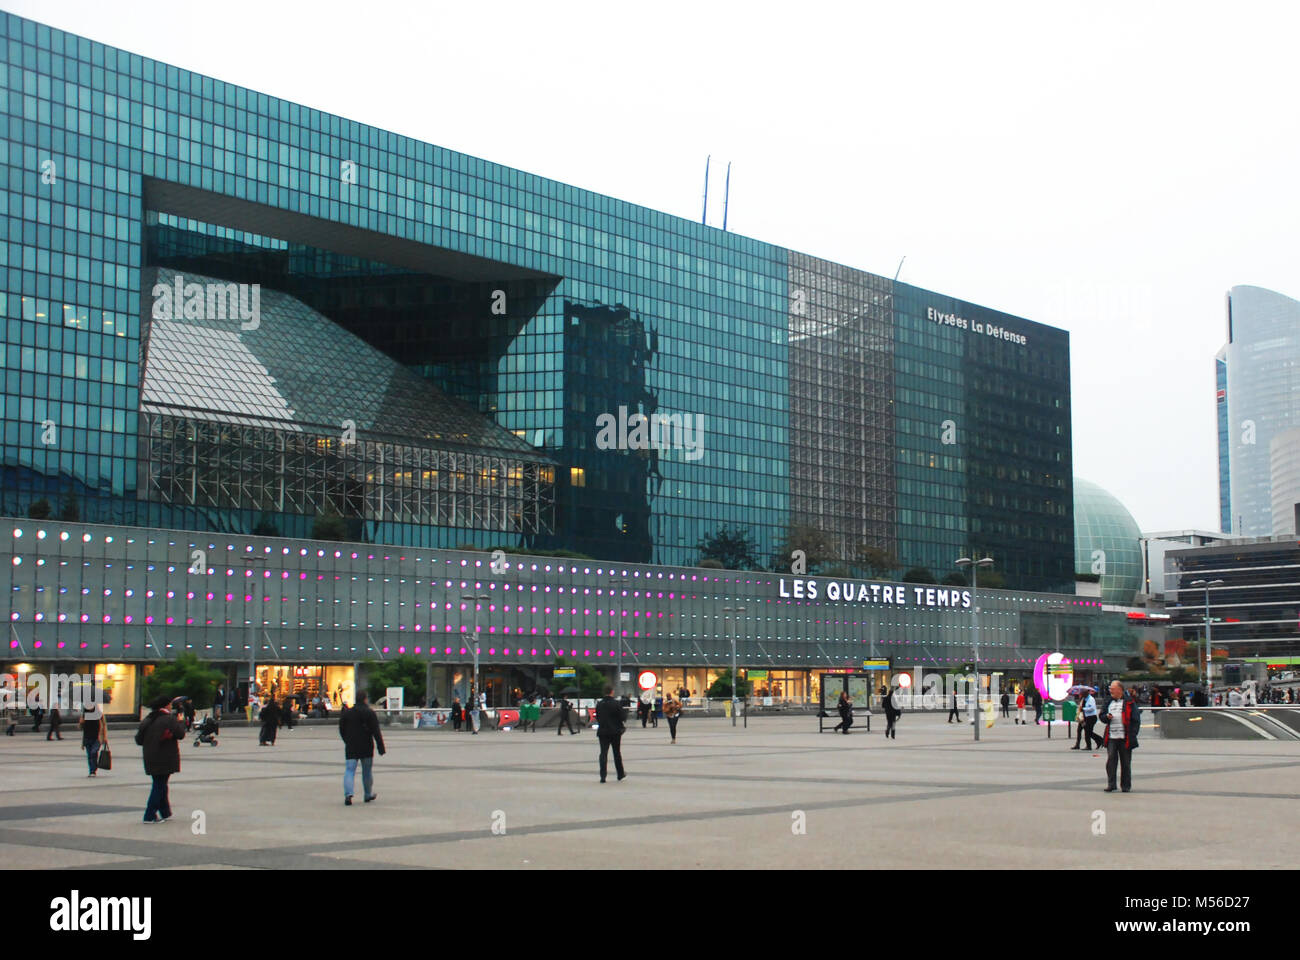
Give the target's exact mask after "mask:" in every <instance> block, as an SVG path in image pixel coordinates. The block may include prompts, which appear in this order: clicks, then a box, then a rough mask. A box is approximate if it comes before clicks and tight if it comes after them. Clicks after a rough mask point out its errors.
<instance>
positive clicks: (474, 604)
mask: <svg viewBox="0 0 1300 960" xmlns="http://www.w3.org/2000/svg"><path fill="white" fill-rule="evenodd" d="M460 599H461V602H462V603H464V602H468V603H469V604H470V605H471V606H470V609H471V610H472V611H473V624H474V635H473V636H472V637H470V650H471V651H472V652H473V654H474V684H473V686H472V687H471V688H470V689H471V690H472V691H473V692H472V693H471V694H470V703H471V705H474V704H476V703H477V702H478V694H479V689H478V605H479V601H480V600H491V599H492V598H491V597H490V596H489V595H488V594H486V593H462V594H461V595H460ZM476 709H477V708H476Z"/></svg>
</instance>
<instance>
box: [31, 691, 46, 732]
mask: <svg viewBox="0 0 1300 960" xmlns="http://www.w3.org/2000/svg"><path fill="white" fill-rule="evenodd" d="M33 696H34V697H35V700H34V701H33V702H34V703H35V704H36V705H35V706H34V707H31V708H30V709H31V711H32V716H33V717H34V718H35V722H33V723H32V731H33V732H34V733H40V732H41V721H42V720H43V719H45V708H44V707H42V706H41V695H40V694H39V693H37V694H33Z"/></svg>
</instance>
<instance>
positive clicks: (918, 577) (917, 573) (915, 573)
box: [903, 567, 937, 583]
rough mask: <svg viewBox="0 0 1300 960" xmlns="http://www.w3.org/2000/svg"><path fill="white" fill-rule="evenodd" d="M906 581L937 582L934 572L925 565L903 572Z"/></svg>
mask: <svg viewBox="0 0 1300 960" xmlns="http://www.w3.org/2000/svg"><path fill="white" fill-rule="evenodd" d="M903 582H904V583H936V582H937V581H936V580H935V579H934V574H933V573H931V572H930V571H929V570H928V569H927V568H925V567H913V568H912V569H910V570H908V571H907V572H906V573H905V574H903Z"/></svg>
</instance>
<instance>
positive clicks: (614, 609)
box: [609, 577, 627, 697]
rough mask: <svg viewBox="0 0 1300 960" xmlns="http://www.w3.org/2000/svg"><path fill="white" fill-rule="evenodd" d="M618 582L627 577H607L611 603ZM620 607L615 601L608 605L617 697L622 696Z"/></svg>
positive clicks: (622, 581)
mask: <svg viewBox="0 0 1300 960" xmlns="http://www.w3.org/2000/svg"><path fill="white" fill-rule="evenodd" d="M620 583H627V577H610V579H609V585H610V588H611V589H610V591H609V595H610V598H611V603H612V600H613V597H614V595H615V594H616V593H617V591H616V590H615V589H613V588H614V587H616V586H617V585H618V584H620ZM622 607H623V605H622V604H621V603H615V604H613V605H612V606H611V607H610V613H612V614H613V615H614V639H616V640H617V641H618V666H617V667H616V668H615V672H614V694H615V695H616V696H619V697H621V696H623V625H622V624H621V623H619V617H620V614H621V613H622Z"/></svg>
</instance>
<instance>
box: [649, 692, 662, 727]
mask: <svg viewBox="0 0 1300 960" xmlns="http://www.w3.org/2000/svg"><path fill="white" fill-rule="evenodd" d="M652 709H653V711H654V712H653V713H651V714H650V725H651V726H652V727H655V728H656V729H658V727H659V718H660V717H662V716H663V715H664V698H663V697H662V696H657V697H655V702H654V707H653V708H652Z"/></svg>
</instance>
